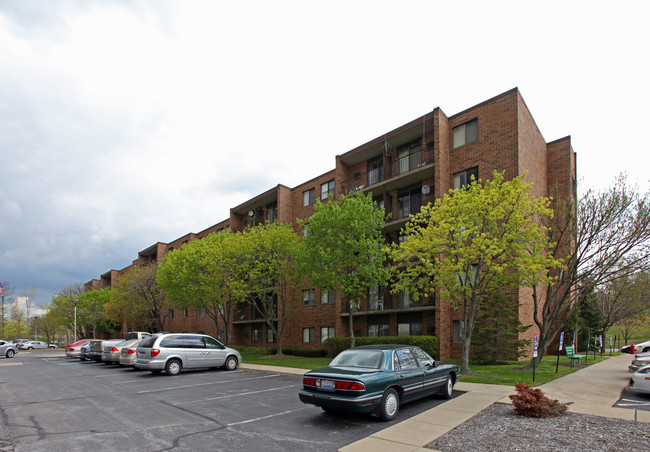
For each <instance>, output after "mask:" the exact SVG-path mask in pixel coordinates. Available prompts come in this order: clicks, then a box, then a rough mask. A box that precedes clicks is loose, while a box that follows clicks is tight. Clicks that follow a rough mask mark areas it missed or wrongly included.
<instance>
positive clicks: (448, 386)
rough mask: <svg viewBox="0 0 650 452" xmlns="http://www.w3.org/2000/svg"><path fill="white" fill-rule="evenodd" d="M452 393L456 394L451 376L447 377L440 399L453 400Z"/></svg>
mask: <svg viewBox="0 0 650 452" xmlns="http://www.w3.org/2000/svg"><path fill="white" fill-rule="evenodd" d="M452 392H454V380H452V379H451V376H449V375H447V378H446V379H445V386H444V387H443V388H442V389H441V390H440V397H442V398H443V399H451V394H452Z"/></svg>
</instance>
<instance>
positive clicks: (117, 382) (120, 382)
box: [113, 370, 243, 385]
mask: <svg viewBox="0 0 650 452" xmlns="http://www.w3.org/2000/svg"><path fill="white" fill-rule="evenodd" d="M240 372H243V370H235V371H232V372H228V375H232V374H238V373H240ZM201 375H205V374H202V373H196V374H184V375H183V376H184V377H200V376H201ZM154 378H155V377H154ZM122 383H151V380H150V379H146V378H140V379H139V380H121V381H115V382H113V384H114V385H118V384H122Z"/></svg>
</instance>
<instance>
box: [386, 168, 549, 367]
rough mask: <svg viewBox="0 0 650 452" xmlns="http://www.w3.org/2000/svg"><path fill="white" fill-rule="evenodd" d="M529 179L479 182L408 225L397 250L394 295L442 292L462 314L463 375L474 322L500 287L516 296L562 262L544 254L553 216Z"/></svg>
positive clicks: (451, 194) (454, 192)
mask: <svg viewBox="0 0 650 452" xmlns="http://www.w3.org/2000/svg"><path fill="white" fill-rule="evenodd" d="M524 179H525V176H520V177H517V178H515V179H513V180H511V181H507V182H504V180H503V173H497V172H495V173H494V174H493V179H492V180H488V181H485V182H484V183H483V182H482V181H481V180H478V181H476V180H473V181H472V183H471V184H470V185H468V186H466V187H465V188H463V189H461V190H460V191H459V190H450V191H449V193H447V194H445V195H444V196H443V198H442V199H437V200H436V202H435V204H434V205H431V204H429V205H427V206H424V207H423V208H422V210H421V212H420V213H418V214H417V215H415V216H414V217H413V218H412V219H411V220H410V221H409V222H408V223H407V225H406V228H405V230H404V231H403V232H404V235H405V236H406V239H405V240H404V241H403V242H402V243H400V245H399V246H398V247H396V248H395V250H394V253H393V259H394V260H395V262H396V263H398V264H401V267H398V273H397V275H398V276H397V279H398V282H397V283H396V284H395V290H404V291H407V292H409V293H410V294H412V297H413V298H414V299H418V298H419V297H420V296H421V293H423V294H424V296H428V295H429V294H432V293H435V291H436V290H437V289H438V290H439V291H440V295H441V297H442V298H443V299H447V300H449V302H450V303H451V306H452V307H453V309H455V310H456V311H457V312H458V316H459V320H460V322H459V324H460V338H461V342H462V362H461V372H462V373H468V372H469V353H470V345H471V341H472V333H473V331H474V328H475V324H476V317H477V314H478V312H479V309H480V308H481V306H482V304H484V303H489V302H490V298H489V293H490V288H491V287H493V284H495V283H497V282H499V283H500V284H501V285H502V286H504V287H510V288H511V290H516V288H518V287H519V285H520V283H521V281H528V280H535V281H537V280H539V281H544V280H546V279H547V278H548V273H547V272H545V271H544V269H545V268H546V267H552V266H554V265H558V262H557V261H556V260H555V259H553V258H552V256H549V255H547V254H544V253H540V252H538V251H539V250H541V249H544V248H545V247H546V246H547V240H548V239H547V237H546V235H545V234H544V228H543V227H542V226H541V225H540V223H539V221H538V218H539V217H544V216H550V215H552V211H551V209H550V208H549V200H548V199H547V198H543V197H540V198H537V197H535V196H533V195H532V194H531V193H530V188H531V186H532V184H526V183H525V182H524Z"/></svg>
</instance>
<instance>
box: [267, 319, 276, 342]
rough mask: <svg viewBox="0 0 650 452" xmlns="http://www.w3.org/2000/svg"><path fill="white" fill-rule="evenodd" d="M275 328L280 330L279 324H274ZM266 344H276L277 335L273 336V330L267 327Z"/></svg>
mask: <svg viewBox="0 0 650 452" xmlns="http://www.w3.org/2000/svg"><path fill="white" fill-rule="evenodd" d="M274 325H275V328H276V329H277V328H278V324H277V323H276V322H274ZM266 342H268V343H269V344H275V334H273V328H269V327H268V326H267V327H266Z"/></svg>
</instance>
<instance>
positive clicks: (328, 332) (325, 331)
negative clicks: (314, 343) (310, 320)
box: [320, 326, 335, 342]
mask: <svg viewBox="0 0 650 452" xmlns="http://www.w3.org/2000/svg"><path fill="white" fill-rule="evenodd" d="M330 337H335V336H334V327H333V326H324V327H322V328H321V329H320V341H321V342H325V341H326V340H327V339H329V338H330Z"/></svg>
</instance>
